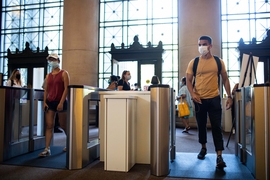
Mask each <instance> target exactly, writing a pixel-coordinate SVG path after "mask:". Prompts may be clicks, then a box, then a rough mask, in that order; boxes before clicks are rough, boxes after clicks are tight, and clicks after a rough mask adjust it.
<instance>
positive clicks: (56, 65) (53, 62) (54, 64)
mask: <svg viewBox="0 0 270 180" xmlns="http://www.w3.org/2000/svg"><path fill="white" fill-rule="evenodd" d="M49 66H51V67H52V68H53V69H54V68H58V67H59V63H58V62H57V61H51V62H49Z"/></svg>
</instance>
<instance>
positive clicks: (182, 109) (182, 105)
mask: <svg viewBox="0 0 270 180" xmlns="http://www.w3.org/2000/svg"><path fill="white" fill-rule="evenodd" d="M189 115H190V111H189V107H188V103H187V101H185V100H184V101H183V99H182V97H181V98H180V102H179V104H178V117H184V116H189Z"/></svg>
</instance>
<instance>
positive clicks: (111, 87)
mask: <svg viewBox="0 0 270 180" xmlns="http://www.w3.org/2000/svg"><path fill="white" fill-rule="evenodd" d="M108 83H109V86H108V87H107V89H109V90H117V84H118V78H117V76H115V75H111V76H110V78H109V81H108Z"/></svg>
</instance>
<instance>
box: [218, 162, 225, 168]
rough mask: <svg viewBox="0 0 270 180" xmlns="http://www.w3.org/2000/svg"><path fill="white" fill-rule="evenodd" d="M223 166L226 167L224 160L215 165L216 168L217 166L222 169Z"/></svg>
mask: <svg viewBox="0 0 270 180" xmlns="http://www.w3.org/2000/svg"><path fill="white" fill-rule="evenodd" d="M225 167H227V166H226V163H225V162H220V163H218V164H217V166H216V168H218V169H223V168H225Z"/></svg>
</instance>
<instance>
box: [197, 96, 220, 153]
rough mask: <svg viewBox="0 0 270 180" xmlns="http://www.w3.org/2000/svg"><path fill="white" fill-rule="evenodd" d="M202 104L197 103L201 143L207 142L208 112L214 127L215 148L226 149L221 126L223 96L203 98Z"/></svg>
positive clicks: (217, 149)
mask: <svg viewBox="0 0 270 180" xmlns="http://www.w3.org/2000/svg"><path fill="white" fill-rule="evenodd" d="M201 101H202V104H199V103H196V102H194V104H195V111H196V120H197V126H198V132H199V143H201V144H206V143H207V127H206V124H207V114H208V115H209V119H210V123H211V127H212V136H213V140H214V145H215V150H216V151H219V150H221V151H222V150H224V145H223V134H222V128H221V115H222V114H221V113H222V109H221V98H220V96H217V97H214V98H210V99H202V100H201Z"/></svg>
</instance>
